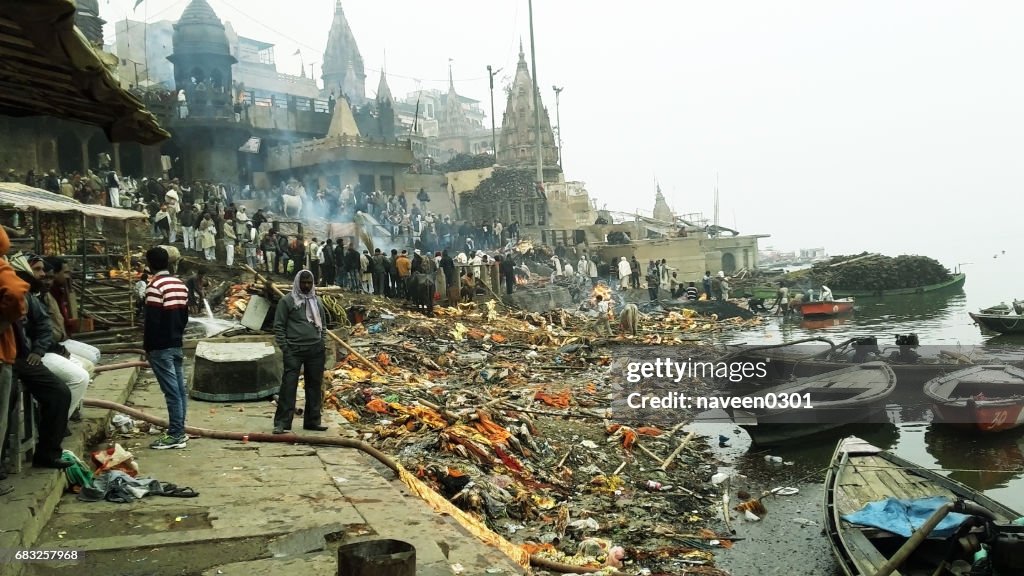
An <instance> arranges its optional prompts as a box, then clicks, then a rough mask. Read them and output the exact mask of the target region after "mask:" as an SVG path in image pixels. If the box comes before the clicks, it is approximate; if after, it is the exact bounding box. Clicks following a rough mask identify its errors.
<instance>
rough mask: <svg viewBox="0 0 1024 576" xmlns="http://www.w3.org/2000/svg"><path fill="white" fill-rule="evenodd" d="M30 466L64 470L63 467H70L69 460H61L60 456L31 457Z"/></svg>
mask: <svg viewBox="0 0 1024 576" xmlns="http://www.w3.org/2000/svg"><path fill="white" fill-rule="evenodd" d="M32 466H34V467H36V468H54V469H57V470H64V469H65V468H70V467H71V462H68V461H67V460H61V459H60V458H33V459H32Z"/></svg>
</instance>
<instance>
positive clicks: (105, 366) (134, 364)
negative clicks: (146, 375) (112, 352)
mask: <svg viewBox="0 0 1024 576" xmlns="http://www.w3.org/2000/svg"><path fill="white" fill-rule="evenodd" d="M136 367H138V368H149V362H147V361H145V360H132V361H131V362H119V363H117V364H103V365H101V366H97V367H96V368H94V369H93V372H95V373H97V374H99V373H100V372H107V371H108V370H120V369H122V368H136Z"/></svg>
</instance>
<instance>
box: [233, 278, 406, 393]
mask: <svg viewBox="0 0 1024 576" xmlns="http://www.w3.org/2000/svg"><path fill="white" fill-rule="evenodd" d="M242 268H244V269H245V270H246V271H247V272H249V273H251V274H252V275H253V276H255V277H256V280H257V281H258V282H263V283H264V284H266V285H268V286H270V288H271V289H272V290H273V291H274V292H275V293H276V294H277V295H278V296H280V297H282V298H283V297H284V292H281V290H280V289H279V288H278V287H277V286H274V284H273V283H272V282H269V281H268V280H267V279H266V278H264V277H263V276H260V273H259V272H257V271H255V270H253V269H252V268H250V267H249V266H248V265H247V264H242ZM327 335H328V336H330V337H331V339H332V340H334V341H335V342H337V343H338V344H341V346H342V347H343V348H345V350H348V352H349V354H352V355H353V356H355V357H356V359H357V360H359V361H360V362H362V363H363V364H364V365H365V366H366V367H367V368H369V369H371V370H373V371H374V372H376V373H377V374H387V373H386V372H384V369H383V368H381V367H380V366H378V365H377V363H376V362H371V361H370V360H367V359H366V358H365V357H364V356H363V355H362V354H360V353H359V352H356V350H355V349H354V348H352V347H351V346H349V345H348V344H347V343H346V342H345V341H344V340H342V339H341V338H339V337H338V335H337V334H335V333H334V332H331V331H330V330H328V331H327Z"/></svg>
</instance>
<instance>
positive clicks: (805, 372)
mask: <svg viewBox="0 0 1024 576" xmlns="http://www.w3.org/2000/svg"><path fill="white" fill-rule="evenodd" d="M737 359H739V360H742V361H748V362H765V363H766V366H767V370H768V376H767V378H768V379H771V380H785V379H788V378H808V377H811V376H820V375H821V374H825V373H826V372H832V371H835V370H841V369H843V368H849V367H850V366H854V364H853V363H852V362H836V361H830V360H814V359H806V358H801V357H786V356H781V355H772V354H759V353H756V352H751V353H748V354H742V353H741V354H739V355H738V357H737ZM887 364H888V365H889V367H890V368H892V370H893V372H894V373H895V374H896V382H897V384H898V385H899V387H900V388H901V389H906V388H916V389H918V390H920V388H921V386H924V384H925V382H927V381H929V380H931V379H932V378H937V377H939V376H942V375H943V374H948V373H951V372H956V371H957V370H962V369H963V367H964V365H963V364H953V363H941V364H940V363H935V364H931V363H927V364H925V363H922V364H900V363H896V362H888V363H887Z"/></svg>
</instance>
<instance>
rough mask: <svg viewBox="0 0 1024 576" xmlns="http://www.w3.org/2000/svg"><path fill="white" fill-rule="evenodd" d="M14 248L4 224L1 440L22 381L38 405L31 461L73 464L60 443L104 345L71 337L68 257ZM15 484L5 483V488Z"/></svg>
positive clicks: (0, 244) (0, 237)
mask: <svg viewBox="0 0 1024 576" xmlns="http://www.w3.org/2000/svg"><path fill="white" fill-rule="evenodd" d="M10 249H11V243H10V239H9V238H8V236H7V233H6V231H5V230H4V229H3V228H2V227H0V440H5V439H6V438H7V434H6V433H7V428H8V423H9V422H10V420H11V410H12V407H13V406H14V405H15V404H14V402H12V400H14V399H16V398H17V396H16V395H15V394H14V389H15V386H14V384H15V382H19V383H20V385H21V386H22V387H24V389H25V390H26V391H27V392H28V393H29V394H30V395H31V396H32V397H33V398H34V399H35V401H36V402H37V403H38V405H39V418H38V421H37V441H36V445H35V446H34V448H33V458H32V464H33V465H34V466H36V467H41V468H58V469H63V468H67V467H70V466H71V465H72V463H71V461H69V460H66V459H63V458H62V456H63V449H62V447H61V444H62V442H63V440H64V438H65V437H66V436H67V435H68V422H69V420H71V419H75V418H78V417H79V410H80V405H81V401H82V398H83V397H84V396H85V392H86V390H87V388H88V386H89V383H90V381H91V379H92V375H93V370H94V368H95V364H96V363H97V362H99V360H100V352H99V350H97V349H96V348H95V347H93V346H90V345H88V344H85V343H83V342H78V341H76V340H74V339H72V338H71V336H72V335H73V334H74V332H75V330H76V329H77V328H78V326H77V324H76V323H75V322H74V321H73V320H72V316H71V310H72V303H71V291H70V285H69V276H68V272H69V269H68V267H67V265H66V263H65V262H64V261H63V260H61V259H60V258H57V257H54V256H45V255H39V254H25V253H20V252H19V253H15V254H8V252H9V251H10ZM2 445H3V442H2V441H0V455H2V451H3V446H2ZM4 477H6V472H5V471H4V470H3V469H2V468H0V480H3V478H4ZM10 491H11V487H10V486H7V485H4V484H0V495H3V494H6V493H8V492H10Z"/></svg>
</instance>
